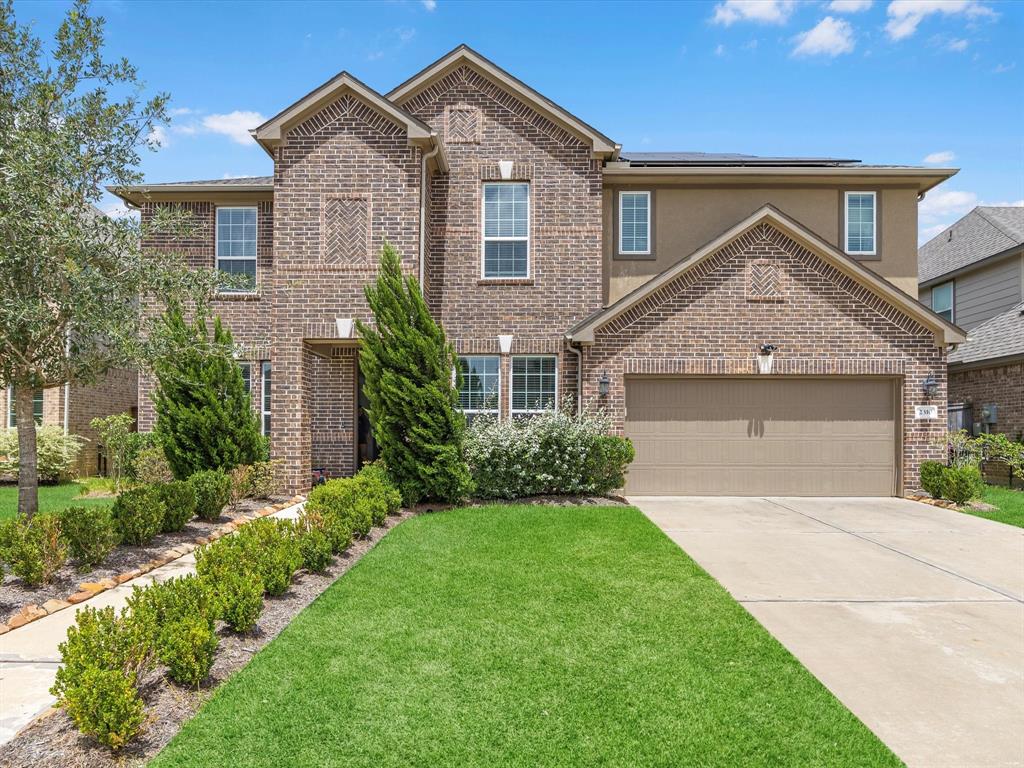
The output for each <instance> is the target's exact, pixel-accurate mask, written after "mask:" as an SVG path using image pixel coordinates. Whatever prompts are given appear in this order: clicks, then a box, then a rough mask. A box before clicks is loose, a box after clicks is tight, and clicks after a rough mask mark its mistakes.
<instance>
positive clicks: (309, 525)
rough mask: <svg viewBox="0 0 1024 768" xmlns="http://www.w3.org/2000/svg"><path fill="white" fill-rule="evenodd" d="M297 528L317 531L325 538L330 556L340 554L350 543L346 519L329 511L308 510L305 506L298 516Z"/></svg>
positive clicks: (348, 525)
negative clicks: (329, 548)
mask: <svg viewBox="0 0 1024 768" xmlns="http://www.w3.org/2000/svg"><path fill="white" fill-rule="evenodd" d="M299 526H300V527H302V528H304V529H305V530H310V529H313V528H315V529H318V530H320V531H322V532H323V534H324V536H326V537H327V541H328V543H329V545H330V547H331V553H332V554H335V555H337V554H341V553H342V552H344V551H345V550H346V549H348V547H349V545H350V544H351V543H352V526H351V525H350V524H349V521H348V518H347V517H345V516H343V515H340V514H335V513H333V512H329V511H326V510H324V511H317V510H316V509H310V508H309V505H308V504H307V505H306V506H305V507H304V508H303V510H302V514H301V515H300V516H299Z"/></svg>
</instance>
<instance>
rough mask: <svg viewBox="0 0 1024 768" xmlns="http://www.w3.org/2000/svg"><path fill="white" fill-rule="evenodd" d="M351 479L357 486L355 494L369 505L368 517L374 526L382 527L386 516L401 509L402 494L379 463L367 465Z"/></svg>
mask: <svg viewBox="0 0 1024 768" xmlns="http://www.w3.org/2000/svg"><path fill="white" fill-rule="evenodd" d="M353 479H354V480H355V481H356V483H357V486H358V490H357V491H356V493H357V494H358V496H359V497H360V498H363V499H366V500H367V501H368V503H369V505H370V517H371V519H372V521H373V524H374V525H383V524H384V521H385V520H386V519H387V516H388V515H393V514H395V513H396V512H397V511H398V510H399V509H400V508H401V506H402V494H401V493H399V491H398V488H397V487H395V485H394V483H392V482H391V479H390V478H389V477H388V473H387V469H385V467H384V465H383V464H382V463H381V462H379V461H375V462H373V463H372V464H367V465H366V466H365V467H363V468H362V469H361V470H359V472H358V474H357V475H356V476H355V478H353Z"/></svg>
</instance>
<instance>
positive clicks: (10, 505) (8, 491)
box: [0, 483, 114, 520]
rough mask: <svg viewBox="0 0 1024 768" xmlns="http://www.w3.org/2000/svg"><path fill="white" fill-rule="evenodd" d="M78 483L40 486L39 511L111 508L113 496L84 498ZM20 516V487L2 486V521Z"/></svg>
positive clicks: (0, 511)
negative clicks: (69, 508) (67, 508)
mask: <svg viewBox="0 0 1024 768" xmlns="http://www.w3.org/2000/svg"><path fill="white" fill-rule="evenodd" d="M81 493H82V486H81V485H80V484H78V483H65V484H64V485H41V486H39V511H40V512H59V511H60V510H62V509H65V508H66V507H109V506H110V505H111V504H113V503H114V497H113V496H82V495H81ZM16 514H18V486H16V485H0V520H3V519H5V518H8V517H14V516H15V515H16Z"/></svg>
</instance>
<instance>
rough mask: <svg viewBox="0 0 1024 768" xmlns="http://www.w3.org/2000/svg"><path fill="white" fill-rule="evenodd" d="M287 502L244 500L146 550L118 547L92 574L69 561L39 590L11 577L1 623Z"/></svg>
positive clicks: (1, 594) (0, 602)
mask: <svg viewBox="0 0 1024 768" xmlns="http://www.w3.org/2000/svg"><path fill="white" fill-rule="evenodd" d="M287 498H288V497H286V496H280V497H274V498H273V499H271V500H270V501H268V500H266V499H260V500H257V499H244V500H242V501H240V502H237V503H236V504H232V505H230V506H229V507H227V508H226V509H225V511H224V514H222V515H221V516H220V518H219V519H218V520H214V521H213V522H207V521H205V520H199V519H198V518H197V519H194V520H192V521H191V522H190V523H188V525H186V526H185V528H184V530H182V531H178V532H176V533H161V534H159V535H158V536H157V537H156V538H155V539H153V541H151V542H150V543H149V544H147V545H145V546H142V547H133V546H128V545H122V546H119V547H115V548H114V551H113V552H111V553H110V554H109V555H108V556H107V559H106V560H104V561H103V562H102V563H101V564H100V565H99V566H98V567H96V568H93V569H92V570H89V571H79V570H78V568H77V564H76V563H75V562H74V561H72V560H68V562H67V563H65V564H64V567H62V568H61V569H60V570H59V571H57V573H56V575H55V576H54V579H53V581H52V582H50V583H49V584H42V585H40V586H38V587H29V586H27V585H25V584H24V583H22V581H21V579H19V578H17V577H15V576H13V575H11V574H7V575H6V576H5V577H4V580H3V584H2V585H0V621H4V620H6V619H8V618H9V617H11V616H13V615H14V614H15V613H17V612H18V611H19V610H20V609H21V608H23V607H24V606H26V605H33V604H34V605H42V604H43V603H45V602H46V601H47V600H51V599H57V600H66V599H67V597H68V595H71V594H74V593H75V592H77V591H78V585H79V584H80V583H82V582H87V581H92V582H97V581H102V580H103V579H110V578H115V577H116V576H117V575H118V574H120V573H125V572H126V571H131V570H133V569H135V568H137V567H139V566H140V565H142V564H143V563H147V562H149V561H150V560H152V559H154V558H155V557H157V556H159V555H161V554H163V553H164V552H165V551H167V550H168V549H173V548H174V547H176V546H178V545H179V544H186V543H191V542H194V541H195V540H196V539H197V538H199V537H201V536H202V537H205V536H208V535H209V534H210V532H211V531H213V530H214V529H215V528H218V527H220V526H221V525H224V524H225V523H229V522H231V521H232V520H234V519H236V518H238V517H241V516H242V515H244V514H245V513H247V512H252V511H253V510H256V509H259V508H260V507H265V506H266V505H267V504H272V503H274V502H280V501H284V500H286V499H287Z"/></svg>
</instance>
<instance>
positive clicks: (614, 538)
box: [150, 506, 901, 768]
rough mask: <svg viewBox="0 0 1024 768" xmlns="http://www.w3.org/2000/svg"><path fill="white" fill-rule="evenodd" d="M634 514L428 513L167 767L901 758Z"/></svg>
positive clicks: (261, 663) (244, 681)
mask: <svg viewBox="0 0 1024 768" xmlns="http://www.w3.org/2000/svg"><path fill="white" fill-rule="evenodd" d="M900 764H901V763H900V761H899V760H898V759H897V758H896V757H895V756H894V755H893V754H892V753H891V752H890V751H889V750H888V749H887V748H886V747H885V746H884V745H883V744H882V743H881V742H879V741H878V739H877V738H876V737H875V736H874V735H873V734H872V733H871V732H870V731H869V730H868V729H867V728H866V727H865V726H864V725H863V724H862V723H861V722H860V721H859V720H857V719H856V718H855V717H854V716H853V715H852V714H851V713H850V712H849V711H848V710H847V709H846V708H845V707H844V706H843V705H842V704H840V703H839V702H838V701H837V700H836V699H835V698H834V697H833V696H832V695H831V694H830V693H829V692H828V691H827V690H826V689H825V687H824V686H822V685H821V684H820V683H819V682H818V681H817V680H816V679H815V678H814V677H813V676H812V675H811V674H810V673H808V672H807V670H806V669H804V668H803V667H802V666H801V665H800V663H799V662H797V661H796V660H795V659H794V658H793V657H792V656H791V655H790V654H789V653H788V652H787V651H786V650H785V649H784V648H782V646H780V645H779V644H778V643H777V642H776V641H775V640H774V639H773V638H772V637H771V636H770V635H769V634H768V633H767V632H766V631H765V630H764V629H763V628H762V627H761V626H760V625H759V624H758V623H757V622H756V621H755V620H754V619H753V618H752V617H751V616H750V615H749V614H747V613H746V611H744V610H743V608H741V607H740V605H739V604H738V603H736V602H735V601H734V600H733V599H732V598H731V597H730V596H729V595H728V594H727V593H726V592H725V590H724V589H722V587H721V586H719V585H718V583H717V582H715V581H714V580H713V579H711V578H710V577H709V576H708V575H707V574H706V573H704V572H703V571H702V570H701V569H700V568H699V567H698V566H697V565H696V564H695V563H694V562H693V561H692V560H691V559H690V558H689V557H687V556H686V555H685V554H684V553H683V552H682V551H681V550H679V549H678V547H676V546H675V545H674V544H673V543H672V542H671V541H669V540H668V539H667V538H666V537H665V536H664V534H662V533H661V532H660V531H659V530H658V529H657V528H656V527H655V526H654V525H653V524H651V523H650V522H649V521H647V519H646V518H644V517H643V515H641V514H640V512H639V511H637V510H636V509H633V508H627V507H619V508H553V507H506V506H495V507H487V508H475V509H459V510H454V511H450V512H443V513H436V514H429V515H424V516H421V517H418V518H414V519H411V520H409V521H407V522H405V523H403V524H402V525H401V526H399V527H397V528H396V529H394V530H393V531H392V532H391V533H389V534H388V535H387V537H386V538H385V539H384V540H383V541H382V542H381V543H380V544H378V546H377V547H376V548H375V549H374V550H372V551H371V552H369V553H368V554H367V555H366V556H365V557H364V558H363V560H361V561H360V562H359V563H358V564H357V565H356V566H355V567H354V568H353V569H352V570H351V571H350V572H349V573H348V574H346V575H345V576H344V577H343V578H341V579H340V580H339V581H338V582H337V583H335V584H334V585H333V586H332V587H331V588H330V589H328V590H327V591H326V592H325V593H324V594H323V595H322V596H321V597H320V598H319V599H318V600H317V601H316V602H314V603H313V604H312V605H311V606H310V607H309V608H307V609H306V610H305V611H304V612H303V613H302V614H300V615H299V616H298V617H296V619H295V620H294V621H293V622H292V624H291V625H290V626H288V627H287V628H286V629H285V630H284V632H283V633H282V634H281V635H280V636H279V637H278V638H277V639H276V640H275V641H274V642H272V643H271V644H270V645H268V646H267V647H266V648H265V649H264V650H263V651H261V652H260V653H259V654H257V655H256V657H255V658H254V659H253V661H252V662H251V663H250V664H249V665H248V666H247V667H246V668H245V669H243V670H242V671H240V672H239V673H238V674H237V675H235V676H234V677H233V678H231V679H230V680H229V681H228V682H227V683H226V684H225V685H224V686H222V687H221V688H219V689H218V690H217V691H216V692H215V693H214V694H213V696H212V697H211V699H210V700H209V701H208V702H207V703H206V704H205V705H204V706H203V708H202V709H201V711H200V712H199V713H198V715H197V716H196V717H195V718H194V719H192V720H191V721H190V722H188V723H187V724H186V725H185V727H184V729H183V730H182V731H181V732H180V733H179V734H178V735H177V736H176V737H175V739H174V740H173V741H172V742H171V743H170V744H169V745H168V746H167V748H166V749H165V750H164V751H163V752H162V753H161V754H160V755H158V756H157V757H156V758H155V759H154V760H153V761H152V762H151V763H150V765H151V766H153V767H154V768H172V767H180V766H210V765H230V766H235V767H242V766H246V767H249V766H252V767H258V766H267V768H270V767H271V766H274V767H276V766H282V765H288V766H297V767H300V768H301V767H302V766H317V768H319V767H320V766H373V768H385V767H386V766H431V767H433V766H488V767H490V766H581V765H587V766H593V765H602V766H643V765H658V766H679V765H693V766H697V765H699V766H832V767H833V768H834V767H836V766H878V765H884V766H891V765H900Z"/></svg>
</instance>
